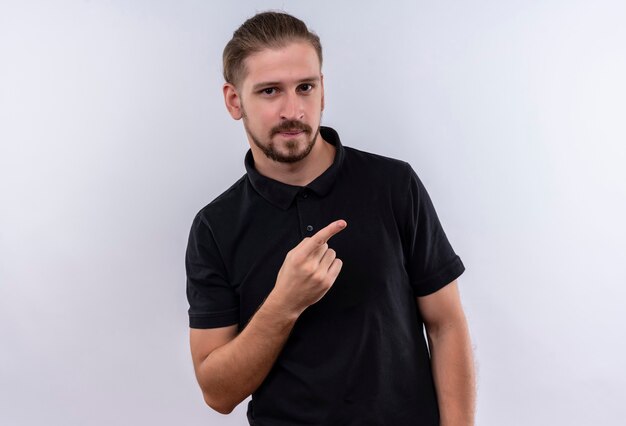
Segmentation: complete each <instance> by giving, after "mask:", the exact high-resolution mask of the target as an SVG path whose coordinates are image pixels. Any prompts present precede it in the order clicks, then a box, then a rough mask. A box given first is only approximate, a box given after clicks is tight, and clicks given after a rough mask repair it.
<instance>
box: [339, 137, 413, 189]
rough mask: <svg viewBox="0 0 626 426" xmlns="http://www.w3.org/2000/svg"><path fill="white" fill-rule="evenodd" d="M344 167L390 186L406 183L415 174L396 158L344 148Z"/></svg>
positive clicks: (406, 163) (406, 164) (407, 165)
mask: <svg viewBox="0 0 626 426" xmlns="http://www.w3.org/2000/svg"><path fill="white" fill-rule="evenodd" d="M344 150H345V156H346V157H345V160H346V166H347V167H348V168H349V169H350V170H351V171H353V172H356V173H358V174H362V175H364V176H366V177H371V178H376V179H377V180H379V181H381V182H382V181H384V182H387V183H390V184H393V185H394V186H395V185H398V184H400V183H403V182H404V183H407V184H408V182H409V180H410V179H411V175H412V174H413V173H415V172H414V171H413V168H412V167H411V165H410V164H409V163H408V162H406V161H403V160H399V159H397V158H391V157H386V156H384V155H380V154H375V153H372V152H367V151H362V150H360V149H356V148H352V147H347V146H344Z"/></svg>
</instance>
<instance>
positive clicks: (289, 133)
mask: <svg viewBox="0 0 626 426" xmlns="http://www.w3.org/2000/svg"><path fill="white" fill-rule="evenodd" d="M302 133H304V130H287V131H282V132H278V134H279V135H281V136H285V137H294V136H298V135H301V134H302Z"/></svg>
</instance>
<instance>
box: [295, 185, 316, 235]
mask: <svg viewBox="0 0 626 426" xmlns="http://www.w3.org/2000/svg"><path fill="white" fill-rule="evenodd" d="M311 201H312V199H309V193H308V191H307V190H303V191H302V192H301V193H300V194H298V197H297V201H296V203H297V207H298V216H299V219H300V234H301V236H302V238H305V237H310V236H312V235H313V234H314V233H315V220H314V216H315V215H314V213H313V212H312V210H313V209H312V207H313V205H312V204H311Z"/></svg>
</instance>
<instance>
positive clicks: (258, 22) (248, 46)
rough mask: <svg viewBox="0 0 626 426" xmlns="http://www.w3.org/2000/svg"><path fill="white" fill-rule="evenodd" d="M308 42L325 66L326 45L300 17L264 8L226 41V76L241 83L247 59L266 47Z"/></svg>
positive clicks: (235, 84) (224, 63)
mask: <svg viewBox="0 0 626 426" xmlns="http://www.w3.org/2000/svg"><path fill="white" fill-rule="evenodd" d="M296 41H297V42H308V43H310V44H311V46H312V47H313V48H314V49H315V53H317V57H318V59H319V62H320V68H321V67H322V45H321V43H320V39H319V37H318V36H317V35H316V34H315V33H313V32H311V31H309V29H308V28H307V26H306V24H305V23H304V22H302V21H301V20H299V19H298V18H296V17H294V16H291V15H288V14H286V13H281V12H262V13H259V14H257V15H255V16H253V17H252V18H250V19H248V20H247V21H246V22H244V23H243V24H242V25H241V26H240V27H239V28H238V29H237V30H236V31H235V32H234V33H233V38H232V39H230V41H229V42H228V43H227V44H226V47H225V48H224V53H223V54H222V61H223V65H224V80H226V82H227V83H230V84H232V85H233V86H235V87H238V86H239V84H240V83H241V81H242V79H243V78H245V76H246V66H245V60H246V58H247V57H248V56H250V55H252V54H254V53H257V52H260V51H261V50H264V49H280V48H282V47H285V46H287V45H288V44H290V43H293V42H296Z"/></svg>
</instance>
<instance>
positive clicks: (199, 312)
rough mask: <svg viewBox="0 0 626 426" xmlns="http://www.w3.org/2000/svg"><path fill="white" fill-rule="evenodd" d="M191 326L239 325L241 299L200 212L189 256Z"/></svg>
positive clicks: (194, 223)
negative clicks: (233, 286)
mask: <svg viewBox="0 0 626 426" xmlns="http://www.w3.org/2000/svg"><path fill="white" fill-rule="evenodd" d="M185 268H186V271H187V300H188V302H189V327H191V328H217V327H225V326H228V325H233V324H237V323H238V322H239V297H238V295H237V293H236V292H235V290H234V289H233V288H232V286H231V285H230V284H229V282H228V276H227V273H226V268H225V266H224V262H223V260H222V258H221V256H220V253H219V247H218V245H217V243H216V242H215V239H214V236H213V233H212V232H211V229H210V227H209V224H208V223H207V221H206V219H205V218H203V216H202V212H200V213H199V214H198V215H197V216H196V217H195V219H194V221H193V224H192V226H191V232H190V233H189V242H188V245H187V253H186V256H185Z"/></svg>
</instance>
